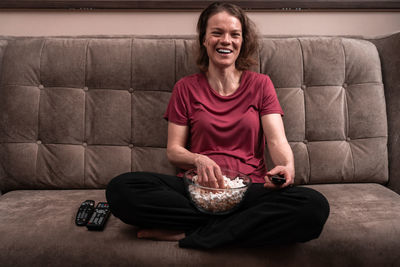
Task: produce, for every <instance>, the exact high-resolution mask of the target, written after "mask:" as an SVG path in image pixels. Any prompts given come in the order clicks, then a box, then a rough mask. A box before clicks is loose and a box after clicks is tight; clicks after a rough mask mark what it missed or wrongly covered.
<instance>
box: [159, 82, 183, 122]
mask: <svg viewBox="0 0 400 267" xmlns="http://www.w3.org/2000/svg"><path fill="white" fill-rule="evenodd" d="M164 119H166V120H167V121H170V122H173V123H176V124H179V125H187V124H188V110H187V106H186V101H185V97H184V85H183V84H182V83H180V82H178V83H176V84H175V86H174V89H173V91H172V95H171V98H170V100H169V103H168V107H167V110H166V111H165V114H164Z"/></svg>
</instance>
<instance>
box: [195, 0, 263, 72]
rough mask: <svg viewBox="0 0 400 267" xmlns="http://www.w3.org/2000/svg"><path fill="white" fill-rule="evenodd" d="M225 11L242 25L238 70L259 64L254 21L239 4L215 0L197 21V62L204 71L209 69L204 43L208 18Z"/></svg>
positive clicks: (237, 61) (237, 60)
mask: <svg viewBox="0 0 400 267" xmlns="http://www.w3.org/2000/svg"><path fill="white" fill-rule="evenodd" d="M223 11H225V12H227V13H228V14H230V15H232V16H234V17H235V18H237V19H238V20H239V21H240V23H241V25H242V36H243V41H242V47H241V49H240V53H239V56H238V58H237V59H236V62H235V66H236V68H237V69H238V70H247V69H249V68H250V67H251V66H252V65H257V64H258V63H257V61H256V60H255V59H254V58H253V55H254V54H255V52H256V51H257V50H258V34H257V31H256V27H255V24H254V23H253V21H251V20H250V19H249V18H248V17H247V15H246V13H245V12H244V10H243V9H242V8H240V7H239V6H237V5H234V4H231V3H226V2H214V3H212V4H210V5H209V6H208V7H207V8H206V9H204V10H203V11H202V12H201V14H200V17H199V20H198V21H197V34H198V56H197V61H196V63H197V65H198V67H199V68H200V70H201V71H203V72H206V71H207V70H208V64H209V58H208V54H207V50H206V48H205V46H204V45H203V42H204V37H205V35H206V29H207V23H208V19H209V18H210V17H211V16H213V15H215V14H217V13H220V12H223Z"/></svg>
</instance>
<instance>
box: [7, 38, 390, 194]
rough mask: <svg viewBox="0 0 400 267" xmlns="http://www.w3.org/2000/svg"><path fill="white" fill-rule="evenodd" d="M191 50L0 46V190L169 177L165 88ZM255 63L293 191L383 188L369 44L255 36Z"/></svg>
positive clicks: (112, 41)
mask: <svg viewBox="0 0 400 267" xmlns="http://www.w3.org/2000/svg"><path fill="white" fill-rule="evenodd" d="M193 45H194V39H193V38H192V37H171V36H158V37H146V36H128V37H95V36H93V37H43V38H42V37H14V38H5V39H1V40H0V60H1V64H0V190H1V191H8V190H13V189H39V188H47V189H52V188H65V189H72V188H104V187H105V186H106V184H107V183H108V181H109V180H110V179H111V178H112V177H114V176H116V175H118V174H120V173H123V172H129V171H154V172H162V173H168V174H174V173H175V172H176V169H175V168H174V167H173V166H172V165H171V164H170V163H169V162H168V160H167V158H166V155H165V147H166V140H167V123H166V121H164V120H163V118H162V115H163V113H164V111H165V108H166V106H167V104H168V100H169V97H170V95H171V91H172V88H173V86H174V84H175V82H176V81H177V80H179V79H180V78H181V77H183V76H185V75H188V74H191V73H195V72H197V71H198V70H197V68H196V66H195V63H194V62H195V60H194V50H193ZM257 57H258V59H259V62H260V64H259V66H257V67H256V68H255V71H259V72H262V73H266V74H268V75H270V77H271V79H272V81H273V82H274V84H275V86H276V88H277V93H278V97H279V100H280V102H281V105H282V107H283V109H284V112H285V116H284V123H285V129H286V133H287V137H288V140H289V141H290V144H291V146H292V149H293V151H294V154H295V160H296V182H297V183H301V184H309V183H311V184H313V183H331V182H378V183H385V182H386V181H387V179H388V166H387V165H388V163H387V147H386V144H387V119H386V109H385V98H384V91H383V84H382V77H381V68H380V61H379V55H378V52H377V50H376V47H375V46H374V45H373V44H372V43H370V42H368V41H365V40H359V39H348V38H339V37H336V38H334V37H301V38H270V37H263V38H262V39H261V49H260V51H259V53H258V55H257ZM267 158H268V155H267ZM268 161H269V164H270V160H268ZM269 167H271V165H269Z"/></svg>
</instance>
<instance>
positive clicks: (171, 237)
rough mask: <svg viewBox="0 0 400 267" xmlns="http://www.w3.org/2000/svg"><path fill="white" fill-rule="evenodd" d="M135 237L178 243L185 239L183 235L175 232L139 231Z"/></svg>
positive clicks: (162, 230) (163, 230) (180, 232)
mask: <svg viewBox="0 0 400 267" xmlns="http://www.w3.org/2000/svg"><path fill="white" fill-rule="evenodd" d="M137 237H138V238H145V239H154V240H161V241H179V240H181V239H182V238H185V233H184V232H182V231H177V230H165V229H139V230H138V231H137Z"/></svg>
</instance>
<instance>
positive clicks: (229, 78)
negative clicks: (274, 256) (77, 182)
mask: <svg viewBox="0 0 400 267" xmlns="http://www.w3.org/2000/svg"><path fill="white" fill-rule="evenodd" d="M197 31H198V34H199V40H198V41H199V45H200V49H199V50H200V53H199V58H198V65H199V67H200V69H201V70H202V72H201V73H198V74H195V75H191V76H188V77H185V78H183V79H181V80H180V81H178V82H177V84H176V85H175V87H174V90H173V93H172V96H171V99H170V103H169V105H168V108H167V111H166V113H165V116H164V117H165V118H166V119H167V120H168V145H167V156H168V159H169V160H170V162H172V163H173V164H174V165H176V166H178V167H180V168H182V169H191V168H196V169H197V171H198V176H199V178H198V181H199V183H200V184H203V185H207V186H211V187H214V188H223V187H224V183H223V178H222V175H221V167H223V168H227V169H234V170H237V171H240V172H243V173H246V174H248V175H249V176H250V177H251V179H252V181H253V185H252V186H251V187H250V189H249V190H248V193H247V195H246V198H245V200H244V201H243V204H242V206H241V207H240V209H238V210H237V211H235V212H234V213H232V214H230V215H227V216H212V215H206V214H202V213H200V212H199V211H197V210H196V209H195V208H194V207H193V206H192V205H191V204H190V201H189V199H188V198H187V195H186V192H185V188H184V185H183V181H182V178H180V177H175V176H168V175H162V174H154V173H125V174H122V175H120V176H118V177H116V178H114V179H113V180H112V181H111V182H110V184H109V185H108V188H107V192H106V194H107V200H108V202H109V203H110V207H111V211H112V212H113V214H114V215H115V216H116V217H119V218H120V219H121V220H122V221H124V222H125V223H128V224H132V225H136V226H138V227H139V230H138V233H137V236H138V238H150V239H157V240H169V241H179V245H180V246H181V247H193V248H213V247H218V246H221V245H225V244H229V243H240V244H241V245H244V246H260V245H266V244H282V243H288V242H305V241H308V240H311V239H313V238H317V237H318V236H319V234H320V233H321V231H322V228H323V225H324V223H325V221H326V219H327V217H328V214H329V205H328V202H327V201H326V199H325V198H324V197H323V196H322V195H321V194H320V193H318V192H316V191H314V190H312V189H309V188H303V187H292V184H293V182H294V176H295V171H294V160H293V153H292V151H291V148H290V146H289V144H288V142H287V139H286V136H285V131H284V127H283V122H282V118H281V116H282V115H283V111H282V109H281V107H280V105H279V102H278V99H277V96H276V92H275V89H274V87H273V84H272V82H271V80H270V79H269V77H268V76H266V75H262V74H257V73H255V72H251V71H248V68H249V67H250V66H251V65H252V64H253V63H254V61H253V60H252V59H251V56H252V54H253V53H254V52H255V51H256V50H257V48H258V47H257V39H256V34H255V30H254V27H253V24H252V22H251V21H250V20H249V19H248V18H247V16H246V15H245V13H244V12H243V10H242V9H240V8H239V7H237V6H235V5H232V4H228V3H213V4H211V5H210V6H208V7H207V8H206V9H205V10H204V11H203V12H202V13H201V15H200V18H199V21H198V25H197ZM264 138H266V140H267V145H268V149H269V152H270V155H271V157H272V160H273V162H274V164H275V166H274V167H273V168H272V169H271V170H270V171H267V170H266V167H265V163H264V160H263V155H264V140H265V139H264ZM188 141H189V142H188ZM276 174H279V175H282V176H284V177H285V178H286V182H285V183H284V184H282V185H276V184H273V183H272V182H271V181H270V179H269V177H271V176H272V175H276Z"/></svg>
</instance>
